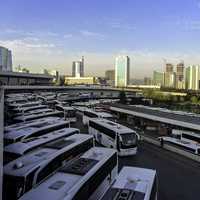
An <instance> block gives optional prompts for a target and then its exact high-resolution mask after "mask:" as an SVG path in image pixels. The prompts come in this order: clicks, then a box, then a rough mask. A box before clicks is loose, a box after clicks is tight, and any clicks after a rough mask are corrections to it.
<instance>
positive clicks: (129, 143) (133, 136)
mask: <svg viewBox="0 0 200 200" xmlns="http://www.w3.org/2000/svg"><path fill="white" fill-rule="evenodd" d="M88 131H89V134H91V135H93V136H94V138H95V140H96V141H97V142H98V143H99V144H101V145H103V146H106V147H109V148H115V149H117V150H118V153H119V156H128V155H135V154H136V153H137V143H138V139H139V135H138V134H137V133H136V132H135V131H134V130H132V129H130V128H127V127H125V126H122V125H120V124H118V123H115V122H112V121H109V120H107V119H92V120H90V121H89V129H88Z"/></svg>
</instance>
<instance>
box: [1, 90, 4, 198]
mask: <svg viewBox="0 0 200 200" xmlns="http://www.w3.org/2000/svg"><path fill="white" fill-rule="evenodd" d="M3 120H4V88H3V87H0V199H2V192H3V189H2V185H3V131H4V121H3Z"/></svg>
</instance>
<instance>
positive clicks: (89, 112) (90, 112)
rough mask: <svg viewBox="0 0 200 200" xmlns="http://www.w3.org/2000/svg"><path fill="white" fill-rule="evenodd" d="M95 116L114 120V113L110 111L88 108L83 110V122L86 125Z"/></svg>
mask: <svg viewBox="0 0 200 200" xmlns="http://www.w3.org/2000/svg"><path fill="white" fill-rule="evenodd" d="M93 118H104V119H109V120H113V119H114V117H113V115H111V114H110V113H107V112H99V111H95V110H92V109H86V110H85V111H84V112H83V119H82V120H83V124H84V125H88V123H89V120H90V119H93Z"/></svg>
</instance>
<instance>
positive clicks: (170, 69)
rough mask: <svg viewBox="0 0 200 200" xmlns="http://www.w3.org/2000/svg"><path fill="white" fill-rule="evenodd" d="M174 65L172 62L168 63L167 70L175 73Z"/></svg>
mask: <svg viewBox="0 0 200 200" xmlns="http://www.w3.org/2000/svg"><path fill="white" fill-rule="evenodd" d="M173 68H174V66H173V65H172V64H171V63H166V72H167V73H173V71H174V69H173Z"/></svg>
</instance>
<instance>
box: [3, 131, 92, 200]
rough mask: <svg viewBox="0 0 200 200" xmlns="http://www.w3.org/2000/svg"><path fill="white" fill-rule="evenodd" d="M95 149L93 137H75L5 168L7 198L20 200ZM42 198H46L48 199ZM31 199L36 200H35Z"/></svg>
mask: <svg viewBox="0 0 200 200" xmlns="http://www.w3.org/2000/svg"><path fill="white" fill-rule="evenodd" d="M93 146H94V140H93V137H92V136H89V135H86V134H74V135H71V136H69V137H67V138H61V139H60V140H56V141H53V142H51V143H48V144H46V145H44V146H43V147H41V148H39V149H36V150H35V151H33V152H31V153H29V154H27V155H25V156H22V157H20V158H18V159H17V160H14V161H12V162H9V163H8V164H7V165H5V166H4V176H3V179H4V182H3V197H4V199H6V200H7V199H9V200H10V199H12V200H15V199H18V198H19V197H21V196H22V195H23V194H24V193H26V192H28V191H29V190H31V189H32V188H33V187H35V186H36V185H38V184H40V183H41V182H42V181H43V180H44V179H46V178H47V177H48V176H50V175H52V174H53V173H55V171H56V170H58V169H59V168H60V167H62V166H64V164H65V163H66V162H67V161H69V160H71V159H73V158H74V157H76V156H78V155H79V154H81V153H84V152H85V151H87V150H88V149H90V148H92V147H93ZM41 198H43V199H44V198H45V197H44V196H43V197H42V196H41ZM29 199H36V198H34V197H31V198H29ZM45 199H46V198H45Z"/></svg>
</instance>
